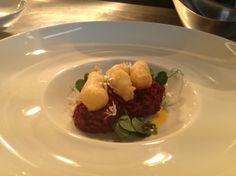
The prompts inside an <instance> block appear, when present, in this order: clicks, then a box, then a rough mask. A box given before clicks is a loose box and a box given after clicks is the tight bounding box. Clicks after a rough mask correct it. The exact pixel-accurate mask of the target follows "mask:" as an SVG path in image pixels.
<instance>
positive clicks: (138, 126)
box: [132, 117, 144, 133]
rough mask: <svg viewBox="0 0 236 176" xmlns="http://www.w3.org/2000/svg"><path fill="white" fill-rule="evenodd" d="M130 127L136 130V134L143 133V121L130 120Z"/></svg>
mask: <svg viewBox="0 0 236 176" xmlns="http://www.w3.org/2000/svg"><path fill="white" fill-rule="evenodd" d="M132 125H133V127H134V129H135V130H136V132H138V133H143V128H142V126H143V125H144V121H143V120H141V119H138V118H136V117H134V118H133V119H132Z"/></svg>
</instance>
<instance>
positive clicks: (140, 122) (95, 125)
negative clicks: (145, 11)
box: [73, 60, 168, 139]
mask: <svg viewBox="0 0 236 176" xmlns="http://www.w3.org/2000/svg"><path fill="white" fill-rule="evenodd" d="M167 80H168V75H167V74H166V72H164V71H161V72H159V73H158V74H157V76H156V77H155V76H154V74H153V73H152V71H151V70H150V68H149V66H148V64H147V63H146V62H144V61H142V60H138V61H136V62H134V63H133V64H131V63H120V64H116V65H114V66H112V67H111V68H110V69H108V70H107V71H106V72H105V75H103V73H102V70H101V69H100V68H99V67H95V68H94V69H93V70H92V71H91V72H90V73H88V74H85V76H84V79H79V80H77V81H76V84H75V87H76V89H77V90H78V91H79V92H80V93H79V100H77V102H79V103H78V104H77V105H76V107H75V109H74V113H73V120H74V124H75V126H76V127H77V128H79V129H80V130H82V131H84V132H89V133H107V132H115V133H116V134H117V135H118V136H120V137H121V138H125V139H126V138H129V137H133V136H139V137H147V136H150V135H152V134H156V133H157V127H156V125H155V124H153V123H151V116H152V115H154V114H156V113H157V112H158V111H160V109H161V106H162V101H163V98H164V96H165V84H166V83H167Z"/></svg>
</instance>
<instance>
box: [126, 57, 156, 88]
mask: <svg viewBox="0 0 236 176" xmlns="http://www.w3.org/2000/svg"><path fill="white" fill-rule="evenodd" d="M130 78H131V81H132V84H133V86H135V87H136V88H137V89H145V88H149V87H150V86H151V84H152V76H151V73H150V70H149V67H148V65H147V64H146V63H145V62H144V61H142V60H139V61H136V62H135V63H134V64H133V65H132V67H131V69H130Z"/></svg>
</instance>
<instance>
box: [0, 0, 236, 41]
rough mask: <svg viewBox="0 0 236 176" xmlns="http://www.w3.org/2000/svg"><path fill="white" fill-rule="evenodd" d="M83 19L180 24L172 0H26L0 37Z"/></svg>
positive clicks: (83, 20)
mask: <svg viewBox="0 0 236 176" xmlns="http://www.w3.org/2000/svg"><path fill="white" fill-rule="evenodd" d="M85 21H144V22H156V23H164V24H171V25H177V26H183V25H182V23H181V21H180V19H179V17H178V14H177V12H176V10H175V8H174V5H173V3H172V0H27V8H26V9H25V11H24V13H23V15H22V16H21V18H20V19H19V20H18V21H17V22H16V23H14V24H13V25H12V26H10V27H9V28H7V29H5V30H4V31H0V39H3V38H6V37H9V36H12V35H15V34H18V33H22V32H27V31H31V30H34V29H37V28H42V27H46V26H52V25H56V24H62V23H73V22H85ZM232 40H235V39H232Z"/></svg>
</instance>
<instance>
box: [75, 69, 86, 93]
mask: <svg viewBox="0 0 236 176" xmlns="http://www.w3.org/2000/svg"><path fill="white" fill-rule="evenodd" d="M88 75H89V73H85V74H84V79H78V80H77V81H76V82H75V87H76V89H77V90H78V91H79V92H80V91H81V90H82V88H83V87H84V84H85V83H86V81H87V80H88Z"/></svg>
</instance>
